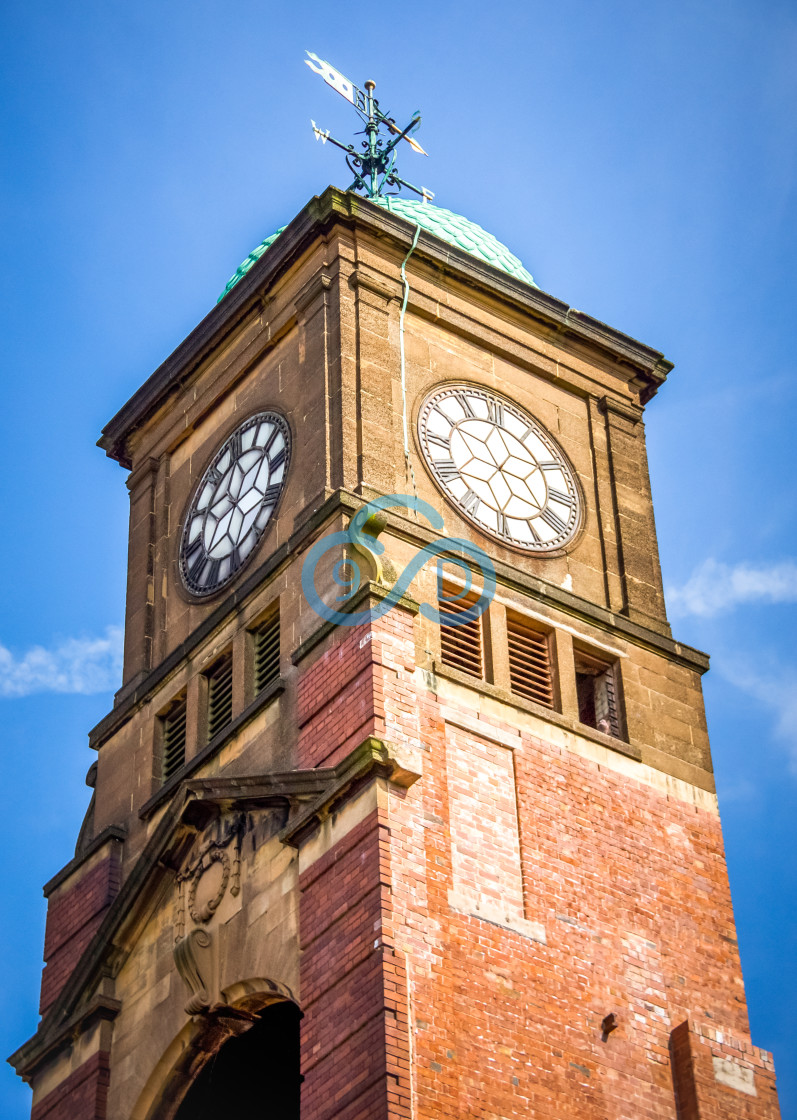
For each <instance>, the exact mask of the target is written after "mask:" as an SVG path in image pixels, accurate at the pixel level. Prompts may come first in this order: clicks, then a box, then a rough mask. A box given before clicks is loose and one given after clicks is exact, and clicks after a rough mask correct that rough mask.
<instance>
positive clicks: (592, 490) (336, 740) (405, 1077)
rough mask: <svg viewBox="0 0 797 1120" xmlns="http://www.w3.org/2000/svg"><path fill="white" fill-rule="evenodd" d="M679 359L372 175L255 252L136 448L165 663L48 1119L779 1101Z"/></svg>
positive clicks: (106, 839) (130, 659) (54, 956)
mask: <svg viewBox="0 0 797 1120" xmlns="http://www.w3.org/2000/svg"><path fill="white" fill-rule="evenodd" d="M358 92H359V91H358ZM369 93H370V91H369ZM427 193H428V192H427ZM670 368H671V366H670V363H669V362H667V361H666V360H665V359H664V358H663V356H662V355H661V354H660V353H658V352H657V351H655V350H652V349H651V348H650V347H648V346H646V345H643V344H642V343H639V342H637V341H635V340H633V339H631V338H629V337H627V336H626V335H623V334H621V333H620V332H618V331H616V330H614V329H612V328H611V327H608V326H606V325H605V324H603V323H600V322H598V321H596V320H594V319H592V318H590V316H589V315H587V314H585V313H583V312H580V311H576V310H574V309H573V308H571V307H569V306H568V304H567V303H565V302H562V301H561V300H559V299H557V298H555V297H554V296H551V295H548V294H546V293H545V292H543V291H541V290H540V289H539V288H538V287H537V286H536V285H535V283H534V281H533V280H532V278H531V276H530V274H529V273H528V272H527V271H526V270H525V268H524V267H523V266H522V265H521V263H520V261H518V259H517V258H516V257H515V256H513V254H512V253H511V252H509V250H508V249H506V248H505V247H504V246H503V245H501V244H500V243H499V242H497V241H496V240H495V239H494V238H493V237H491V236H490V235H489V234H488V233H486V232H485V231H484V230H482V229H480V228H479V227H478V226H475V225H474V224H473V223H471V222H468V221H467V220H466V219H464V218H462V217H460V216H458V215H456V214H454V213H452V212H450V211H448V210H445V209H443V208H441V207H437V206H434V205H432V204H430V203H429V202H428V201H427V199H426V198H425V199H424V200H423V201H412V200H408V199H406V198H403V197H389V196H385V195H383V194H380V193H378V192H377V193H375V194H372V196H371V197H370V198H362V197H360V196H358V195H357V194H355V193H353V192H352V191H348V192H341V191H339V190H336V189H334V188H332V187H330V188H328V189H327V190H326V191H325V192H324V193H323V194H322V195H321V196H319V197H317V198H313V199H312V200H311V201H310V202H309V203H308V204H307V205H306V206H305V207H304V208H303V209H302V210H301V211H300V212H299V213H298V214H297V215H296V217H295V218H294V219H293V220H292V221H291V222H290V223H289V224H288V225H287V226H286V227H284V228H283V229H282V230H280V231H279V232H278V234H276V235H274V236H272V237H271V238H268V239H267V240H266V241H264V242H263V244H262V245H261V246H259V247H258V249H256V250H255V252H254V253H253V254H251V256H250V257H249V258H248V259H247V261H245V262H244V265H242V266H241V268H240V269H239V270H238V272H237V273H236V274H235V276H234V277H233V278H232V280H231V281H230V283H229V284H228V286H227V289H225V293H224V294H223V296H222V298H221V299H220V301H219V302H218V304H217V305H216V306H215V307H214V308H213V310H211V312H210V313H209V314H208V315H207V316H206V317H205V318H204V319H203V321H202V322H201V323H200V324H199V326H198V327H197V328H196V329H195V330H194V331H193V332H192V333H191V334H190V335H189V336H188V338H187V339H186V340H185V341H184V342H183V343H182V344H181V346H180V347H178V349H177V350H176V351H175V353H174V354H172V356H171V357H170V358H168V359H167V361H166V362H165V363H164V364H163V365H162V366H161V367H160V368H159V369H158V370H156V372H155V373H154V374H153V375H152V376H151V377H150V378H149V380H148V381H146V382H145V383H144V384H143V386H142V387H141V388H140V389H139V390H138V391H137V392H136V393H135V395H134V396H133V397H132V398H131V399H130V400H129V401H128V402H127V404H125V405H124V407H123V408H122V409H121V411H120V412H119V413H118V414H117V415H116V416H115V417H114V418H113V420H112V421H111V422H110V423H109V424H108V425H107V426H106V428H105V429H104V431H103V433H102V438H101V440H100V445H101V447H103V448H104V449H105V451H106V452H107V454H108V455H110V456H111V457H113V458H114V459H116V460H117V461H118V462H119V463H120V465H121V466H122V467H123V468H124V469H125V471H127V472H128V477H127V485H128V488H129V491H130V545H129V571H128V584H127V608H126V624H125V660H124V680H123V683H122V687H121V688H120V691H119V692H118V693H117V695H116V698H115V702H114V705H113V708H112V710H111V711H110V712H109V714H108V715H107V716H106V717H105V718H104V719H103V720H102V721H101V723H100V724H99V725H98V726H97V727H95V728H94V730H93V731H92V732H91V735H90V744H91V747H92V748H93V750H94V751H95V752H96V762H95V763H94V764H93V765H92V767H91V770H90V771H89V784H90V785H91V786H92V788H93V792H92V795H91V804H90V807H89V810H88V813H87V815H86V820H85V823H84V825H83V828H82V830H81V833H80V836H79V838H78V842H77V848H76V851H75V855H74V858H73V859H71V860H70V861H69V862H68V863H67V864H66V866H64V867H63V868H62V870H61V871H59V872H58V873H57V874H56V875H55V876H54V877H53V878H52V879H51V880H50V882H49V883H48V884H47V885H46V886H45V894H46V895H47V898H48V906H49V909H48V920H47V932H46V940H45V948H44V956H45V962H46V964H45V969H44V974H43V981H42V993H41V1013H42V1019H41V1023H40V1026H39V1028H38V1030H37V1032H36V1034H35V1035H34V1036H33V1037H32V1038H31V1039H29V1040H28V1041H27V1042H26V1043H24V1045H23V1046H21V1047H20V1049H19V1050H18V1051H17V1052H16V1053H15V1054H14V1055H13V1057H12V1059H11V1061H12V1062H13V1064H14V1066H15V1068H16V1069H17V1070H18V1072H19V1073H20V1074H21V1075H22V1076H23V1077H24V1078H26V1079H27V1080H28V1081H30V1083H31V1084H32V1086H33V1091H34V1103H33V1117H34V1120H84V1118H85V1120H90V1118H91V1120H174V1118H177V1120H195V1118H200V1117H206V1116H207V1117H210V1116H218V1115H263V1116H272V1115H273V1116H275V1117H280V1118H298V1117H300V1116H301V1117H302V1120H332V1118H333V1117H334V1118H338V1120H359V1118H363V1120H364V1118H368V1120H372V1118H373V1120H376V1118H385V1120H387V1118H390V1120H400V1118H401V1120H455V1118H456V1120H460V1118H464V1117H473V1118H476V1117H479V1118H484V1120H486V1118H488V1117H490V1118H496V1120H497V1118H509V1117H516V1116H517V1117H521V1116H522V1117H539V1118H540V1120H542V1118H545V1120H550V1118H553V1117H556V1118H563V1120H603V1118H605V1117H610V1116H611V1117H627V1118H628V1120H640V1118H641V1117H650V1118H651V1120H676V1118H680V1120H697V1118H703V1120H709V1118H711V1120H725V1118H727V1120H731V1118H738V1117H746V1118H749V1120H774V1118H776V1117H778V1116H779V1111H778V1104H777V1096H776V1089H775V1074H774V1068H773V1063H772V1059H771V1056H770V1055H769V1054H767V1053H766V1052H764V1051H762V1050H760V1049H758V1048H757V1047H755V1046H754V1045H753V1044H752V1042H751V1039H750V1034H749V1026H748V1020H747V1010H746V1005H745V995H744V986H743V981H742V974H741V969H740V964H739V955H738V950H737V944H736V935H735V927H734V921H733V913H732V908H731V899H730V893H729V888H728V880H727V874H726V867H725V859H724V854H723V846H722V836H721V830H720V823H719V817H718V813H717V800H716V796H715V791H714V781H713V777H712V768H711V758H710V752H709V745H708V738H707V734H706V726H705V718H704V710H703V701H702V696H701V691H700V678H701V675H702V673H703V672H705V670H706V669H707V667H708V659H707V657H706V656H705V654H703V653H700V652H699V651H697V650H694V649H690V648H689V647H688V646H685V645H683V644H682V643H680V642H678V641H677V640H676V639H675V638H673V636H672V635H671V632H670V627H669V625H668V622H667V617H666V613H665V604H664V598H663V594H662V585H661V576H660V571H659V561H658V552H657V544H656V535H655V528H654V520H653V509H652V504H651V496H650V489H649V484H648V473H647V465H646V456H645V436H644V426H643V414H644V409H645V406H646V405H647V404H648V402H649V401H650V400H651V398H652V397H653V396H654V395H655V393H656V392H657V391H658V390H659V389H660V388H661V386H662V385H663V383H664V381H665V378H666V376H667V374H668V372H669V370H670ZM363 507H368V508H367V509H366V510H365V511H364V513H362V514H360V516H359V519H358V518H357V514H358V511H360V510H362V509H363ZM355 529H356V531H355ZM458 541H459V542H465V544H464V546H463V547H464V548H465V552H464V553H463V551H462V548H460V546H459V545H458V544H457V542H458ZM468 549H469V551H468ZM458 550H459V551H458ZM457 557H459V559H457ZM463 557H464V559H463Z"/></svg>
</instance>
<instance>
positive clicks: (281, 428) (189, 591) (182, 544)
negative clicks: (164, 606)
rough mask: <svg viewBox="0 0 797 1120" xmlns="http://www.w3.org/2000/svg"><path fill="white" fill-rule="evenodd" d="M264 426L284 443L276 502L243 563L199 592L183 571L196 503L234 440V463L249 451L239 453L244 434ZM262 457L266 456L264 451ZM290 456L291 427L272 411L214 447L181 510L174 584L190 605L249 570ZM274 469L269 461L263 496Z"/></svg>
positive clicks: (281, 492) (262, 413) (260, 507)
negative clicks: (189, 601)
mask: <svg viewBox="0 0 797 1120" xmlns="http://www.w3.org/2000/svg"><path fill="white" fill-rule="evenodd" d="M263 422H266V423H269V424H272V425H273V426H274V428H275V431H276V432H279V433H280V434H281V436H282V440H283V448H284V455H283V458H282V463H281V464H280V465H283V464H284V465H283V470H282V475H281V478H280V480H279V482H277V483H275V484H274V485H275V486H278V487H279V493H277V494H276V496H275V500H274V502H273V505H272V508H271V512H270V513H269V516H268V519H267V520H266V522H265V524H264V525H263V526H262V527H261V528H260V529H259V530H258V531H257V533H256V538H255V541H254V543H253V544H252V546H251V548H250V549H249V551H248V552H247V554H246V556H244V557H243V559H242V560H240V561H239V562H238V563H237V564H234V566H233V565H231V570H229V571H228V572H227V574H225V576H224V577H223V578H221V579H217V580H216V581H214V582H213V583H212V585H211V586H209V587H208V588H207V589H204V590H203V589H202V588H199V587H198V586H197V583H196V582H195V581H192V580H191V577H190V574H189V573H188V571H187V568H186V542H187V541H188V534H189V530H190V526H191V523H192V521H193V518H194V516H195V515H196V514H198V513H200V511H199V510H198V509H197V503H198V501H199V499H200V497H201V495H202V493H203V491H204V489H205V487H206V486H207V485H208V483H209V482H211V481H213V479H212V478H211V475H212V472H213V471H214V469H216V467H217V464H218V463H219V462H220V460H222V459H223V457H224V455H225V454H226V453H227V451H228V449H229V448H230V447H231V445H232V444H233V441H234V440H235V439H236V437H237V441H238V454H237V455H236V459H239V458H240V456H241V455H242V454H244V453H245V452H246V451H247V450H249V449H247V448H244V449H241V440H242V438H243V436H244V434H245V433H246V432H247V431H249V430H250V429H251V428H253V427H254V428H257V426H258V425H259V424H262V423H263ZM265 453H266V454H267V451H266V452H265ZM292 456H293V432H292V430H291V426H290V424H289V423H288V420H287V419H286V417H285V416H284V415H283V414H282V413H281V412H277V411H276V410H275V409H259V410H258V411H257V412H254V413H252V414H251V415H250V416H248V417H247V418H246V419H244V420H240V421H239V422H238V423H237V424H236V425H235V426H234V427H233V428H231V429H230V430H229V431H228V432H227V435H226V436H225V437H224V439H223V440H222V441H221V442H220V443H219V444H217V445H216V447H215V449H214V451H213V452H212V454H211V456H210V458H209V459H208V460H207V462H206V464H205V467H204V469H203V470H202V473H201V474H200V476H199V479H198V481H197V483H196V484H195V486H194V487H193V489H192V491H191V494H190V497H189V499H188V501H187V502H186V504H185V506H184V507H183V513H182V517H181V520H180V532H179V535H178V540H177V555H176V567H177V572H178V574H179V579H178V581H177V582H178V586H179V588H180V590H181V591H182V592H183V594H184V595H185V596H187V597H188V598H189V599H190V600H191V601H192V602H207V600H208V599H211V598H213V597H214V596H215V595H217V594H219V593H221V592H222V591H224V590H226V589H227V588H228V587H229V586H230V584H232V583H233V582H234V581H235V580H236V579H237V578H238V576H240V575H241V574H242V573H243V572H244V571H245V569H246V568H247V567H248V566H249V564H250V563H251V561H252V557H253V556H254V555H255V553H256V552H257V551H258V549H259V547H260V545H261V543H262V541H263V539H264V538H265V537H266V536H267V534H268V532H269V529H270V528H271V526H272V525H273V524H274V520H275V518H276V516H277V514H278V511H279V507H280V505H281V503H282V499H283V496H284V494H285V489H286V486H287V482H288V472H289V470H290V466H291V460H292ZM261 463H262V458H261ZM232 465H233V462H232V461H231V462H230V464H229V465H228V468H227V469H229V468H230V467H232ZM274 469H275V468H274V467H273V465H272V463H271V460H270V459H269V483H268V485H267V488H266V490H265V491H264V492H263V493H264V496H265V494H267V493H268V491H269V489H271V483H270V478H271V474H272V471H273V470H274ZM223 473H224V472H222V474H223ZM234 507H237V502H236V503H234ZM265 507H266V503H265V502H264V501H263V500H262V499H261V501H260V502H259V503H258V506H257V507H256V508H258V510H259V513H260V512H261V511H262V510H263V509H264V508H265ZM259 513H258V516H259ZM256 521H257V518H255V522H256ZM203 533H204V530H200V534H199V535H200V536H202V535H203ZM246 536H248V534H245V535H244V538H243V539H244V540H245V539H246ZM239 543H241V542H240V541H239V542H237V543H236V544H235V545H234V546H233V548H232V550H231V553H230V555H232V556H233V557H234V556H235V555H236V553H237V548H238V544H239ZM202 550H203V552H204V554H205V558H206V560H207V559H208V558H209V557H208V553H209V551H210V550H208V548H207V547H205V545H204V544H203V546H202Z"/></svg>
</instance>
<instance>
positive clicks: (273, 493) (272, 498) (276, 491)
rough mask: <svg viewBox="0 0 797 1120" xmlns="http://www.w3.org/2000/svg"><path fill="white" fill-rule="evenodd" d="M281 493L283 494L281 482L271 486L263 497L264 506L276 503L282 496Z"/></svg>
mask: <svg viewBox="0 0 797 1120" xmlns="http://www.w3.org/2000/svg"><path fill="white" fill-rule="evenodd" d="M281 492H282V483H281V482H278V483H275V484H274V485H273V486H269V487H268V489H267V490H266V492H265V494H264V495H263V505H264V506H269V505H273V504H274V503H275V502H276V500H277V498H278V497H279V496H280V494H281Z"/></svg>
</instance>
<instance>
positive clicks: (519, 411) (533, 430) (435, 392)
mask: <svg viewBox="0 0 797 1120" xmlns="http://www.w3.org/2000/svg"><path fill="white" fill-rule="evenodd" d="M457 390H460V391H462V390H464V391H466V392H468V393H474V394H476V395H478V396H480V397H481V398H483V399H484V400H485V402H486V403H487V405H488V416H486V417H476V418H478V419H488V417H491V416H492V415H493V410H492V408H491V407H490V402H491V401H492V402H494V403H495V405H497V406H498V409H499V410H500V409H504V410H508V411H509V413H510V414H511V415H513V416H514V417H515V418H516V419H517V420H519V421H522V422H524V423H525V424H527V425H528V428H527V433H530V434H533V435H534V436H536V437H537V438H538V439H539V440H540V441H541V443H542V444H543V446H544V447H545V448H546V449H547V451H548V452H549V453H550V454H551V459H550V460H546V462H548V461H550V462H556V469H557V470H558V471H559V472H560V473H561V475H562V477H563V478H564V480H565V483H566V491H567V493H566V494H563V497H566V498H567V499H568V501H567V503H566V504H559V503H556V504H557V505H558V506H559V509H563V508H566V506H567V505H570V506H571V512H570V516H569V518H568V520H567V522H566V523H565V526H566V531H565V532H561V531H560V532H559V533H557V535H556V536H555V537H554V538H553V539H552V540H550V541H545V540H540V541H534V540H531V541H529V542H527V541H524V540H518V539H517V538H515V537H512V536H511V534H508V535H504V533H503V532H502V531H501V524H502V522H501V518H500V514H499V513H498V512H496V511H494V512H495V516H496V527H495V528H492V527H491V526H490V525H489V524H485V522H484V521H482V520H481V519H479V518H478V517H476V516H474V515H473V514H472V513H471V512H469V510H468V509H467V508H466V506H465V505H463V504H462V503H461V500H460V499H459V498H458V497H457V496H456V495H455V494H454V493H452V492H451V490H450V488H449V486H448V484H447V483H448V482H451V481H453V480H454V479H455V478H460V479H461V475H460V471H459V469H458V468H457V467H456V465H455V464H454V463H449V457H448V456H447V457H443V458H441V457H440V456H438V458H437V460H435V457H434V456H433V455H432V454H431V453H430V452H429V450H428V428H427V426H426V420H427V417H428V414H429V412H430V410H431V407H432V406H433V403H434V401H435V399H436V398H440V397H443V396H448V395H453V394H454V393H456V391H457ZM448 420H449V423H450V424H451V430H453V429H454V428H455V427H456V426H457V423H458V422H457V421H455V422H451V420H450V417H448ZM413 435H414V437H415V442H416V445H417V447H418V451H419V453H420V456H421V458H422V460H423V463H424V466H425V467H426V469H427V471H428V473H429V475H430V476H431V478H432V480H433V481H434V483H435V485H436V486H437V488H438V489H439V491H440V492H441V494H442V495H443V497H444V498H445V499H446V501H447V502H448V503H449V505H451V506H452V508H453V509H455V510H456V511H457V513H458V514H459V515H460V516H461V517H462V518H464V519H465V520H466V521H468V522H470V524H471V525H473V526H474V527H475V528H476V529H478V530H479V532H481V533H484V534H485V535H486V536H488V537H490V538H491V539H493V540H495V541H497V542H499V543H500V544H502V545H504V546H505V547H506V548H511V549H514V550H515V551H518V552H522V553H523V554H524V555H526V556H535V557H540V558H542V557H555V556H561V555H563V554H564V553H565V552H567V551H569V550H570V549H572V547H573V545H574V544H575V542H576V540H577V539H578V537H579V536H580V535H581V532H582V531H583V529H584V524H585V520H586V516H585V513H586V506H585V501H584V495H583V490H582V487H581V483H580V480H579V478H578V475H577V474H576V471H575V469H574V467H573V464H572V463H571V461H570V458H569V457H568V456H567V454H566V453H565V451H564V449H563V448H562V447H561V445H560V444H559V442H558V440H556V439H555V438H554V437H553V436H552V435H551V433H550V432H549V431H548V430H547V428H546V427H545V426H544V425H543V424H542V423H541V422H540V421H539V420H538V419H537V418H536V417H535V416H533V415H532V414H531V413H530V412H529V411H528V410H527V409H526V408H524V407H523V406H521V405H519V404H517V403H516V402H515V401H513V400H511V399H510V398H509V397H507V396H505V395H504V394H503V393H500V392H497V391H496V390H495V389H492V388H489V387H487V386H485V385H479V384H478V383H476V382H468V381H445V382H441V383H438V384H437V385H435V386H434V387H433V388H432V389H430V390H429V391H428V392H427V393H425V394H424V396H423V398H422V400H421V403H420V405H419V406H418V409H417V414H416V422H415V424H414V425H413ZM516 438H517V437H516ZM526 452H527V454H529V455H531V456H532V458H534V460H535V462H539V460H538V459H537V458H536V456H534V455H533V454H532V452H530V451H529V450H528V448H526ZM441 467H442V470H441ZM496 469H498V468H496ZM549 469H550V468H549ZM463 481H464V480H463ZM547 493H548V486H547V484H546V497H547ZM465 497H466V498H467V497H468V495H465ZM474 497H475V496H474ZM471 505H472V507H473V506H474V505H476V506H478V505H479V503H478V502H476V501H473V502H472V503H471ZM547 506H548V503H547V501H546V504H545V506H544V507H543V511H544V512H547ZM550 512H551V513H552V514H553V513H554V511H553V510H551V511H550ZM535 516H537V517H539V516H542V513H540V514H537V515H535ZM510 520H512V521H518V520H520V519H519V518H511V519H510ZM554 520H555V521H560V520H561V519H560V518H559V517H558V515H557V516H555V518H554ZM504 524H506V519H504Z"/></svg>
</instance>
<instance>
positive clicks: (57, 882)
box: [42, 824, 127, 898]
mask: <svg viewBox="0 0 797 1120" xmlns="http://www.w3.org/2000/svg"><path fill="white" fill-rule="evenodd" d="M126 839H127V830H126V829H125V828H122V826H121V825H119V824H109V825H108V827H107V828H104V829H103V830H102V832H101V833H100V834H99V835H98V836H95V837H94V839H93V840H92V841H91V843H90V844H89V845H88V847H87V848H86V849H85V851H83V852H81V853H80V855H79V856H75V858H74V859H71V860H70V861H69V863H67V864H65V865H64V866H63V867H62V868H61V870H60V871H58V872H56V874H55V875H53V877H52V879H48V880H47V882H46V883H45V884H44V886H43V887H42V894H43V895H44V897H45V898H49V896H50V895H51V894H52V893H53V891H54V890H55V889H56V887H60V886H61V884H62V883H64V882H66V880H67V879H68V878H69V876H70V875H72V874H73V873H74V872H75V871H77V870H78V868H79V867H82V865H83V864H84V863H86V862H87V860H90V859H91V857H92V856H93V855H94V854H95V852H98V851H99V850H100V848H102V847H103V845H105V844H107V843H108V841H109V840H115V841H117V842H118V843H120V844H123V843H124V842H125V840H126Z"/></svg>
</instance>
